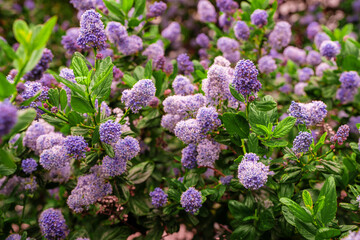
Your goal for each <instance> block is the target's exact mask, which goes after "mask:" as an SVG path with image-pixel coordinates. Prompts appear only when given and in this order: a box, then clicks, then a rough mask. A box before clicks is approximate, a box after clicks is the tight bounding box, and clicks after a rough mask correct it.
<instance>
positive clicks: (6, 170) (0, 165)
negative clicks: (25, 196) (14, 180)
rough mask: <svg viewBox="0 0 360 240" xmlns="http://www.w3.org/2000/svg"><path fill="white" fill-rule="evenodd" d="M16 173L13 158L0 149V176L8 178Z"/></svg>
mask: <svg viewBox="0 0 360 240" xmlns="http://www.w3.org/2000/svg"><path fill="white" fill-rule="evenodd" d="M15 171H16V164H15V162H14V156H13V155H12V154H11V153H9V152H8V151H5V150H4V149H1V148H0V175H2V176H8V175H11V174H13V173H14V172H15Z"/></svg>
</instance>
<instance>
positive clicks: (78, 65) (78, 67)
mask: <svg viewBox="0 0 360 240" xmlns="http://www.w3.org/2000/svg"><path fill="white" fill-rule="evenodd" d="M71 68H72V69H73V70H74V75H75V77H87V75H88V72H89V69H88V67H87V66H86V63H85V61H84V60H83V59H82V58H80V57H77V56H74V57H73V59H72V61H71Z"/></svg>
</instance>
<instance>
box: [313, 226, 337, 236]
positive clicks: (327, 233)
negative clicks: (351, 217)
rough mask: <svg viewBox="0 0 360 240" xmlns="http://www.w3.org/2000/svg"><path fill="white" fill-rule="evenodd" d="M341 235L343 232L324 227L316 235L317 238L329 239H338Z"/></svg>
mask: <svg viewBox="0 0 360 240" xmlns="http://www.w3.org/2000/svg"><path fill="white" fill-rule="evenodd" d="M340 234H341V232H340V230H339V229H335V228H327V227H322V228H319V229H318V231H317V233H316V237H317V238H318V237H319V238H325V239H329V238H334V237H337V236H339V235H340Z"/></svg>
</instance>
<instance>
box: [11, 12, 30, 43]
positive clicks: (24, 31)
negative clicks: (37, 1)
mask: <svg viewBox="0 0 360 240" xmlns="http://www.w3.org/2000/svg"><path fill="white" fill-rule="evenodd" d="M13 32H14V36H15V38H16V40H17V41H18V42H19V43H21V44H22V45H23V46H24V47H25V49H29V47H30V46H29V44H30V40H31V32H30V30H29V27H28V25H27V23H26V22H25V21H24V20H19V19H18V20H16V21H15V22H14V25H13Z"/></svg>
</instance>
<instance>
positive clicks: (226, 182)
mask: <svg viewBox="0 0 360 240" xmlns="http://www.w3.org/2000/svg"><path fill="white" fill-rule="evenodd" d="M233 178H234V177H233V176H232V175H227V176H225V177H221V178H220V182H221V184H222V185H230V182H231V180H232V179H233Z"/></svg>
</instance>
